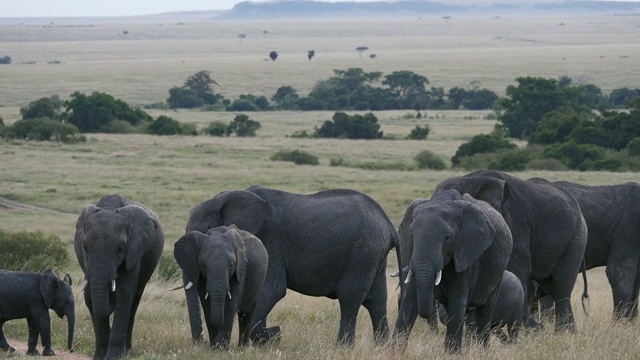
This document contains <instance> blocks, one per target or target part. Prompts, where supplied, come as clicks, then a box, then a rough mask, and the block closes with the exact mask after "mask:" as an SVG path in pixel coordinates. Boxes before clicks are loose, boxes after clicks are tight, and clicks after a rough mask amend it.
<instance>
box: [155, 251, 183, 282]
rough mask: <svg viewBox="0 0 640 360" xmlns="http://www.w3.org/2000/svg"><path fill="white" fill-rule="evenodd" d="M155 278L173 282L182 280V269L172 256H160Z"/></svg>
mask: <svg viewBox="0 0 640 360" xmlns="http://www.w3.org/2000/svg"><path fill="white" fill-rule="evenodd" d="M156 276H157V277H158V278H159V279H160V280H163V281H173V280H179V279H181V278H182V269H181V268H180V266H179V265H178V263H177V262H176V260H175V259H174V257H173V255H168V254H162V256H160V261H159V262H158V268H157V270H156Z"/></svg>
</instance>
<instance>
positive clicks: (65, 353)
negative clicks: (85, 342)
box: [0, 339, 91, 360]
mask: <svg viewBox="0 0 640 360" xmlns="http://www.w3.org/2000/svg"><path fill="white" fill-rule="evenodd" d="M7 342H8V343H9V345H11V346H13V347H14V348H15V349H16V352H15V353H12V354H7V353H4V352H0V358H9V359H11V358H17V357H21V358H22V357H24V358H27V356H26V355H25V354H26V353H27V342H26V341H19V340H16V339H7ZM37 349H38V351H40V352H42V345H38V348H37ZM53 351H54V352H55V353H56V356H55V357H50V358H49V359H51V360H54V359H66V360H90V359H91V357H90V356H85V355H82V354H78V353H70V352H69V350H65V349H56V348H54V349H53ZM28 358H29V359H32V358H33V357H32V356H29V357H28Z"/></svg>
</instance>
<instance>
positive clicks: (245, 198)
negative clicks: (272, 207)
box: [186, 190, 269, 235]
mask: <svg viewBox="0 0 640 360" xmlns="http://www.w3.org/2000/svg"><path fill="white" fill-rule="evenodd" d="M268 210H269V206H268V204H267V202H266V201H265V200H264V199H262V198H261V197H260V196H258V195H256V194H254V193H252V192H250V191H246V190H234V191H224V192H221V193H219V194H218V195H216V196H214V197H212V198H211V199H209V200H206V201H204V202H202V203H200V204H198V205H197V206H195V207H194V208H193V209H191V214H190V216H189V221H188V222H187V229H186V231H187V232H189V231H199V232H201V233H206V232H207V231H208V230H209V229H211V228H214V227H218V226H229V225H231V224H235V225H236V226H237V227H238V228H239V229H242V230H244V231H247V232H250V233H251V234H253V235H256V234H257V233H258V232H259V231H260V229H261V228H262V225H263V223H264V221H265V218H266V216H267V214H268Z"/></svg>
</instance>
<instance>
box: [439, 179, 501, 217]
mask: <svg viewBox="0 0 640 360" xmlns="http://www.w3.org/2000/svg"><path fill="white" fill-rule="evenodd" d="M450 189H455V190H458V192H459V193H460V194H464V193H468V194H469V195H471V196H472V197H474V198H475V199H478V200H483V201H486V202H488V203H489V204H490V205H491V206H492V207H493V208H494V209H496V210H498V211H499V212H500V213H502V205H503V204H504V203H505V202H506V201H507V199H508V198H509V196H510V194H511V190H510V188H509V185H508V184H507V182H506V181H504V180H502V179H497V178H495V177H490V176H468V175H467V176H461V177H453V178H450V179H447V180H445V181H443V182H442V183H440V184H438V186H437V187H436V189H435V191H434V192H433V194H434V196H436V195H438V194H439V193H441V192H442V190H450Z"/></svg>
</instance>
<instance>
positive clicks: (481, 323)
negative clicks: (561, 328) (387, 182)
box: [394, 190, 512, 352]
mask: <svg viewBox="0 0 640 360" xmlns="http://www.w3.org/2000/svg"><path fill="white" fill-rule="evenodd" d="M400 234H401V236H402V242H403V250H407V252H410V253H411V255H410V256H408V255H407V254H404V253H403V255H404V261H405V262H408V263H409V273H408V275H407V287H406V291H405V292H404V294H403V295H404V296H403V297H402V301H401V303H400V309H399V311H398V319H397V321H396V327H395V331H394V335H395V337H396V338H397V339H398V340H400V341H401V342H402V344H403V345H404V344H406V341H407V338H408V336H409V332H410V331H411V328H412V326H413V324H414V323H415V321H416V317H417V315H418V314H420V316H422V317H424V318H435V316H436V311H435V307H434V295H435V298H437V300H438V302H439V303H440V304H442V305H443V306H444V307H445V309H446V311H447V313H448V319H447V324H446V325H447V333H446V337H445V347H446V349H447V350H448V351H450V352H459V351H460V349H461V344H462V330H463V324H464V319H465V316H466V314H467V312H469V313H470V315H469V316H473V317H474V318H475V319H476V322H477V326H476V327H475V329H474V330H475V331H474V332H477V334H478V335H479V336H480V340H481V343H482V344H484V345H485V346H486V345H488V343H489V329H490V324H491V319H492V316H493V311H494V308H495V304H496V300H497V297H498V291H499V284H500V281H501V280H502V275H503V273H504V271H505V268H506V267H507V263H508V262H509V256H510V255H511V248H512V238H511V231H509V227H508V226H507V224H506V223H505V221H504V219H503V218H502V216H501V215H500V213H498V212H497V211H496V210H495V209H494V208H492V207H491V206H490V205H489V204H487V203H486V202H484V201H477V200H476V199H473V198H472V197H471V196H469V195H468V194H465V195H464V197H461V196H460V194H459V193H458V192H457V191H456V190H447V191H443V192H440V193H437V194H435V195H434V197H433V199H431V200H425V199H416V200H414V201H413V202H412V203H411V205H409V207H408V208H407V211H406V212H405V215H404V217H403V219H402V223H401V224H400Z"/></svg>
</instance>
